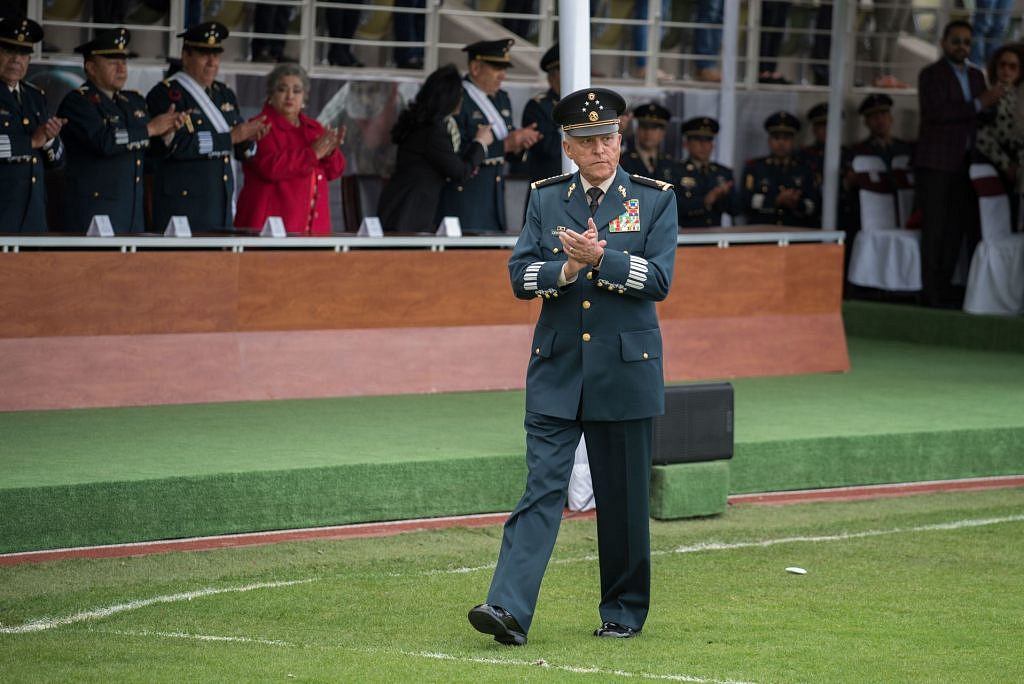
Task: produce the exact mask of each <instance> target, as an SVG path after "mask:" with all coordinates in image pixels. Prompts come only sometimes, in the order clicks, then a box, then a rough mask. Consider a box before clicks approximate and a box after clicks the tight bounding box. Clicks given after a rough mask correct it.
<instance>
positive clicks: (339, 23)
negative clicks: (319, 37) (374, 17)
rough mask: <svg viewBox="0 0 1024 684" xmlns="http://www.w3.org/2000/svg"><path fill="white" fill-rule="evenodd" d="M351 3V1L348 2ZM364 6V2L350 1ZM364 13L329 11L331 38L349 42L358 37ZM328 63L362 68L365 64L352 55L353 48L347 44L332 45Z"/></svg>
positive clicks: (344, 10) (328, 19) (346, 10)
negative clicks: (360, 20) (355, 36)
mask: <svg viewBox="0 0 1024 684" xmlns="http://www.w3.org/2000/svg"><path fill="white" fill-rule="evenodd" d="M347 1H349V0H347ZM350 1H351V2H354V3H358V4H362V0H350ZM361 15H362V12H360V11H359V10H350V9H328V10H327V12H326V19H327V33H329V34H330V36H331V38H343V39H344V40H349V39H351V38H352V36H354V35H356V29H358V28H359V19H360V16H361ZM327 61H328V62H330V64H331V65H332V66H343V67H361V66H363V63H362V62H360V61H359V59H358V58H357V57H356V56H355V55H353V54H352V48H351V47H349V46H348V45H347V44H345V43H331V47H330V49H328V50H327Z"/></svg>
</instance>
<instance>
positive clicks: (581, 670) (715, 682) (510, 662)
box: [98, 630, 744, 684]
mask: <svg viewBox="0 0 1024 684" xmlns="http://www.w3.org/2000/svg"><path fill="white" fill-rule="evenodd" d="M98 631H100V632H101V633H103V634H115V635H117V636H128V637H159V638H165V639H190V640H194V641H209V642H228V643H241V644H258V645H267V646H283V647H290V648H320V649H321V650H335V649H341V650H345V651H352V652H355V653H368V654H381V655H389V656H395V655H400V656H405V657H408V658H427V659H430V660H444V661H449V662H456V663H470V664H478V665H504V666H507V667H532V668H538V667H539V668H544V669H549V670H558V671H561V672H571V673H573V674H596V675H603V676H606V677H608V676H614V677H621V678H626V679H646V680H655V681H664V682H693V683H695V684H744V683H743V682H738V681H735V680H731V679H729V680H719V679H705V678H702V677H691V676H689V675H679V674H656V673H651V672H628V671H626V670H609V669H605V668H600V667H582V666H578V665H557V664H553V663H549V662H547V661H546V660H516V659H513V658H480V657H471V656H457V655H451V654H450V653H439V652H436V651H402V650H396V651H389V650H387V649H379V648H372V649H371V648H355V647H346V646H338V647H320V646H312V647H311V646H307V645H305V644H297V643H293V642H289V641H281V640H280V639H264V638H261V637H244V636H218V635H215V634H189V633H187V632H153V631H149V630H139V631H127V630H98Z"/></svg>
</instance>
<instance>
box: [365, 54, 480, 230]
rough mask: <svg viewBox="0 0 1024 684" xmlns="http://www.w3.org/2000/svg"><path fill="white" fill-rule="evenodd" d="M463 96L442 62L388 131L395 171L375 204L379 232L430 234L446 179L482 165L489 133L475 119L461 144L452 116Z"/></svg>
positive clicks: (456, 178)
mask: <svg viewBox="0 0 1024 684" xmlns="http://www.w3.org/2000/svg"><path fill="white" fill-rule="evenodd" d="M462 98H463V91H462V78H461V77H460V76H459V70H458V69H457V68H456V67H455V65H454V64H447V65H445V66H443V67H441V68H440V69H438V70H437V71H435V72H434V73H432V74H430V76H428V77H427V80H426V81H425V82H424V83H423V87H422V88H420V91H419V92H418V93H417V94H416V99H415V100H413V102H412V104H411V105H410V106H409V108H408V109H406V110H405V111H404V112H402V113H401V114H400V115H399V117H398V122H397V123H396V124H395V126H394V127H393V128H392V129H391V142H393V143H394V144H395V145H397V146H398V159H397V161H396V163H395V175H394V176H392V177H391V180H390V181H388V184H387V185H385V186H384V190H383V191H382V192H381V195H380V202H379V203H378V205H377V215H378V216H379V217H380V221H381V225H382V226H383V228H384V230H386V231H389V232H390V231H402V232H416V233H429V232H433V231H434V229H435V227H436V225H435V223H434V217H435V215H436V213H437V205H438V202H439V201H440V198H441V190H442V189H443V188H444V185H445V182H446V181H448V180H451V181H454V182H458V183H461V182H464V181H465V180H466V179H468V178H469V177H470V176H472V175H473V174H474V173H476V171H477V169H478V168H480V164H481V163H483V160H484V157H485V156H486V155H487V150H488V147H490V145H491V143H492V142H494V134H493V133H492V132H491V127H490V126H488V125H487V124H485V123H480V124H479V125H478V126H477V129H476V131H475V132H474V135H473V138H472V140H470V141H469V144H468V145H463V144H462V142H463V141H462V139H461V135H460V133H459V127H458V125H457V124H456V123H455V119H454V116H455V114H456V113H458V112H459V110H460V109H461V108H462Z"/></svg>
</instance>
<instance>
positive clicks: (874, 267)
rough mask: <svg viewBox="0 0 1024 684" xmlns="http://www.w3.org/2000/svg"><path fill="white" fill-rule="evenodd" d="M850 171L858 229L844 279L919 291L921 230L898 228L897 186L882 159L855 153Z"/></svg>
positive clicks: (893, 288)
mask: <svg viewBox="0 0 1024 684" xmlns="http://www.w3.org/2000/svg"><path fill="white" fill-rule="evenodd" d="M853 170H854V172H855V173H856V174H857V179H858V183H859V185H860V190H859V192H858V195H859V197H860V227H861V229H860V231H859V232H858V233H857V235H856V237H854V239H853V246H852V247H851V250H850V270H849V273H848V274H847V280H849V281H850V282H851V283H853V284H854V285H860V286H861V287H874V288H878V289H880V290H891V291H899V292H915V291H917V290H920V289H921V231H919V230H907V229H903V228H900V227H899V226H900V222H899V218H898V213H897V205H898V201H897V195H896V189H895V188H894V187H893V186H892V183H891V180H890V178H889V173H888V169H887V168H886V166H885V162H884V161H883V160H882V159H881V158H880V157H875V156H870V155H858V156H856V157H854V158H853ZM911 201H912V200H911Z"/></svg>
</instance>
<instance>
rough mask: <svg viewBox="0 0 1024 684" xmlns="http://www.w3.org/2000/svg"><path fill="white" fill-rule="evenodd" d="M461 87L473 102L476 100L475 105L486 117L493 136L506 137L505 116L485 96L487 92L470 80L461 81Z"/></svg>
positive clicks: (502, 138)
mask: <svg viewBox="0 0 1024 684" xmlns="http://www.w3.org/2000/svg"><path fill="white" fill-rule="evenodd" d="M462 89H463V90H465V91H466V93H467V94H468V95H469V97H470V98H472V100H473V102H476V106H477V107H479V108H480V111H482V112H483V113H484V116H486V117H487V123H489V124H490V125H491V131H492V132H493V133H494V137H495V138H497V139H498V140H504V139H505V138H507V137H508V125H507V124H506V123H505V117H503V116H502V115H501V114H499V113H498V110H497V109H496V108H495V106H494V103H493V102H491V98H489V97H487V93H485V92H484V91H482V90H480V89H479V88H477V87H476V85H475V84H473V82H472V81H467V80H463V81H462Z"/></svg>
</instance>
